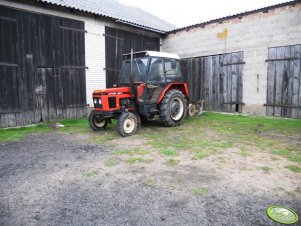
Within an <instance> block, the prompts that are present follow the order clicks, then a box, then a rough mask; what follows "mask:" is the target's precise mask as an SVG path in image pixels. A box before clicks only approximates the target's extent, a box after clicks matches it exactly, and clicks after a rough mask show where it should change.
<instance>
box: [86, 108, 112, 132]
mask: <svg viewBox="0 0 301 226" xmlns="http://www.w3.org/2000/svg"><path fill="white" fill-rule="evenodd" d="M89 125H90V127H91V129H93V130H95V131H99V130H103V129H105V128H106V127H107V125H108V120H106V119H104V118H101V117H99V116H98V115H97V114H94V112H93V111H92V112H91V113H90V115H89Z"/></svg>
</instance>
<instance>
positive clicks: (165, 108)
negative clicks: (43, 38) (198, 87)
mask: <svg viewBox="0 0 301 226" xmlns="http://www.w3.org/2000/svg"><path fill="white" fill-rule="evenodd" d="M186 113H187V108H186V99H185V97H184V95H183V93H182V92H181V91H179V90H176V89H171V90H169V91H168V92H167V93H166V94H165V96H164V98H163V100H162V102H161V104H160V119H161V122H162V123H163V124H164V125H165V126H178V125H180V124H181V123H182V122H183V120H184V118H185V116H186Z"/></svg>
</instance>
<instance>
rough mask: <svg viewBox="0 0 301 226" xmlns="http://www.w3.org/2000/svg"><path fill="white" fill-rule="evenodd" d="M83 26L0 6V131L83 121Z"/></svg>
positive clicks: (67, 20) (84, 101) (78, 23)
mask: <svg viewBox="0 0 301 226" xmlns="http://www.w3.org/2000/svg"><path fill="white" fill-rule="evenodd" d="M84 44H85V31H84V23H83V22H81V21H75V20H70V19H66V18H60V17H54V16H48V15H43V14H35V13H30V12H25V11H21V10H16V9H11V8H8V7H4V6H0V127H11V126H22V125H28V124H32V123H38V122H40V121H49V120H54V119H63V118H75V117H82V116H84V115H85V104H86V91H85V90H86V82H85V81H86V79H85V46H84Z"/></svg>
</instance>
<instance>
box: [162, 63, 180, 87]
mask: <svg viewBox="0 0 301 226" xmlns="http://www.w3.org/2000/svg"><path fill="white" fill-rule="evenodd" d="M164 67H165V76H166V82H172V81H178V80H180V79H181V70H180V64H179V61H176V60H174V59H165V60H164Z"/></svg>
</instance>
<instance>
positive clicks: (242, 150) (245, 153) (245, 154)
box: [237, 147, 252, 157]
mask: <svg viewBox="0 0 301 226" xmlns="http://www.w3.org/2000/svg"><path fill="white" fill-rule="evenodd" d="M237 154H239V155H241V156H243V157H250V156H252V154H251V153H250V152H249V151H248V150H247V149H246V148H245V147H240V149H239V152H238V153H237Z"/></svg>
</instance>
